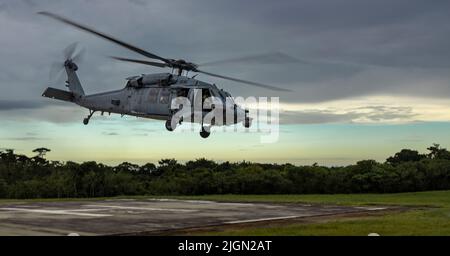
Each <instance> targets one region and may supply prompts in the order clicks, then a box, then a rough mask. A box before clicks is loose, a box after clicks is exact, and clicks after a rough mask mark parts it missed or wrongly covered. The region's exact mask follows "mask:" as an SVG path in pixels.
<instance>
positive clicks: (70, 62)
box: [49, 42, 85, 82]
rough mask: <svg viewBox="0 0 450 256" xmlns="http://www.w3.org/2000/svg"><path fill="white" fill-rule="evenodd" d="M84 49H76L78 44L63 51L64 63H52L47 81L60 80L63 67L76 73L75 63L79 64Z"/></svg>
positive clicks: (73, 44) (71, 45)
mask: <svg viewBox="0 0 450 256" xmlns="http://www.w3.org/2000/svg"><path fill="white" fill-rule="evenodd" d="M84 53H85V49H84V48H81V47H78V43H77V42H75V43H72V44H70V45H68V46H67V47H66V48H65V49H64V50H63V56H64V62H54V63H53V64H52V65H51V67H50V73H49V80H50V81H53V82H59V81H61V80H62V77H63V71H64V68H65V67H68V68H70V69H73V70H74V71H76V70H77V69H78V67H77V65H76V64H75V63H76V62H80V61H81V60H82V58H83V56H84Z"/></svg>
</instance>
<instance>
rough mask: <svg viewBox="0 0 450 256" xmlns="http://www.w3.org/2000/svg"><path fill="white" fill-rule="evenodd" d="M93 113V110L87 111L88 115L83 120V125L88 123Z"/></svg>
mask: <svg viewBox="0 0 450 256" xmlns="http://www.w3.org/2000/svg"><path fill="white" fill-rule="evenodd" d="M94 113H95V110H90V109H89V115H88V116H87V117H86V118H85V119H83V124H84V125H87V124H88V123H89V120H90V119H91V117H92V115H93V114H94Z"/></svg>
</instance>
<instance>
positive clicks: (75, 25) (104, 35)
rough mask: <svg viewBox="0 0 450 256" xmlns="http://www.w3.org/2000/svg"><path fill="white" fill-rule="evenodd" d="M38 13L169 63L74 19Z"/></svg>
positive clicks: (168, 61)
mask: <svg viewBox="0 0 450 256" xmlns="http://www.w3.org/2000/svg"><path fill="white" fill-rule="evenodd" d="M38 14H41V15H44V16H47V17H50V18H53V19H55V20H58V21H61V22H63V23H66V24H68V25H71V26H74V27H76V28H78V29H81V30H84V31H86V32H89V33H91V34H94V35H97V36H99V37H102V38H104V39H106V40H108V41H111V42H113V43H115V44H118V45H120V46H122V47H125V48H127V49H129V50H131V51H134V52H136V53H139V54H141V55H144V56H145V57H148V58H151V59H158V60H161V61H163V62H165V63H167V64H169V63H171V61H170V60H168V59H165V58H163V57H160V56H158V55H156V54H153V53H150V52H148V51H145V50H143V49H140V48H138V47H136V46H133V45H131V44H128V43H125V42H123V41H121V40H118V39H116V38H114V37H112V36H109V35H107V34H104V33H101V32H98V31H96V30H94V29H92V28H89V27H87V26H84V25H81V24H79V23H76V22H74V21H71V20H69V19H67V18H64V17H62V16H59V15H57V14H54V13H50V12H38Z"/></svg>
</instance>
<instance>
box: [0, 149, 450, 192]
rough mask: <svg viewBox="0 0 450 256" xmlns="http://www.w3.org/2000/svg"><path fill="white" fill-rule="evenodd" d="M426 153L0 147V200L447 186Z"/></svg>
mask: <svg viewBox="0 0 450 256" xmlns="http://www.w3.org/2000/svg"><path fill="white" fill-rule="evenodd" d="M428 150H429V154H426V155H425V154H419V153H418V152H417V151H415V150H409V149H404V150H401V151H400V152H398V153H397V154H395V155H394V156H392V157H389V158H388V159H387V160H386V162H385V163H378V162H376V161H374V160H363V161H360V162H358V163H357V164H355V165H349V166H345V167H324V166H317V165H312V166H294V165H291V164H282V165H278V164H259V163H249V162H240V163H229V162H225V163H216V162H214V161H210V160H207V159H198V160H195V161H189V162H186V163H185V164H181V163H178V162H177V161H176V160H174V159H163V160H161V161H159V163H158V165H157V166H156V165H155V164H152V163H148V164H145V165H142V166H138V165H135V164H131V163H122V164H120V165H118V166H114V167H112V166H107V165H104V164H100V163H96V162H85V163H82V164H78V163H74V162H66V163H62V162H58V161H47V160H46V159H45V154H46V153H47V152H50V150H49V149H46V148H38V149H36V150H34V152H36V153H38V155H37V156H35V157H31V158H30V157H27V156H25V155H18V154H15V153H14V151H13V150H5V151H4V152H0V198H66V197H103V196H117V195H205V194H336V193H343V194H346V193H393V192H409V191H425V190H444V189H450V153H449V151H448V150H447V149H444V148H441V147H440V146H439V145H437V144H434V145H433V146H431V147H429V148H428Z"/></svg>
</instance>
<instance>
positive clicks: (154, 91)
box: [148, 88, 159, 104]
mask: <svg viewBox="0 0 450 256" xmlns="http://www.w3.org/2000/svg"><path fill="white" fill-rule="evenodd" d="M158 93H159V89H158V88H150V92H149V94H148V101H149V102H150V103H152V104H154V103H156V100H157V99H158Z"/></svg>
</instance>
